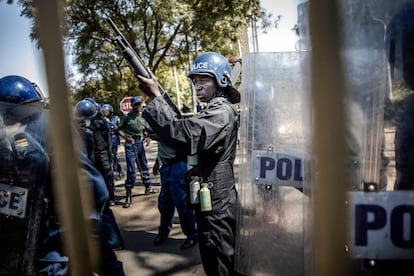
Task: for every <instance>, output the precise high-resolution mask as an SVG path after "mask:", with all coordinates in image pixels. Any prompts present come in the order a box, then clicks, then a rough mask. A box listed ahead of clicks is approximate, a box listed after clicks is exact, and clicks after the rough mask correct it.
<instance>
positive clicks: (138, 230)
mask: <svg viewBox="0 0 414 276" xmlns="http://www.w3.org/2000/svg"><path fill="white" fill-rule="evenodd" d="M119 150H120V158H121V164H122V167H123V170H124V172H126V168H125V163H124V162H125V156H124V153H123V146H120V147H119ZM146 150H147V158H148V163H149V164H148V165H149V168H150V171H151V172H152V166H153V164H154V160H155V156H156V152H157V146H156V143H155V142H153V141H152V142H151V144H150V146H149V147H146ZM151 176H152V177H153V175H152V173H151ZM138 179H139V177H138ZM152 182H153V186H154V188H156V189H158V190H159V189H160V180H159V177H155V178H154V177H153V178H152ZM123 183H124V179H121V180H119V181H117V182H116V186H115V195H116V197H117V198H118V199H119V201H120V202H121V204H122V202H124V197H125V188H124V185H123ZM132 194H133V197H132V205H131V207H130V208H127V209H125V208H122V205H116V206H114V207H112V210H113V212H114V214H115V217H116V219H117V222H118V225H119V227H120V229H121V234H122V236H123V238H124V241H125V248H124V249H123V250H120V251H117V252H116V254H117V256H118V258H119V259H120V260H121V261H122V262H123V264H124V270H125V273H126V275H127V276H135V275H136V276H146V275H192V276H201V275H205V273H204V270H203V268H202V265H201V260H200V256H199V252H198V245H197V246H194V247H193V248H190V249H187V250H180V248H179V247H180V245H181V243H182V242H184V240H185V236H184V234H183V233H182V231H181V228H180V225H179V221H178V217H175V218H174V225H173V229H172V231H171V233H170V238H169V239H168V240H167V241H166V242H165V243H163V244H162V245H160V246H154V245H153V240H154V238H155V236H156V235H157V233H158V226H159V219H160V217H159V212H158V209H157V200H158V194H155V195H144V186H143V185H142V184H141V183H139V185H138V186H136V187H134V189H133V190H132Z"/></svg>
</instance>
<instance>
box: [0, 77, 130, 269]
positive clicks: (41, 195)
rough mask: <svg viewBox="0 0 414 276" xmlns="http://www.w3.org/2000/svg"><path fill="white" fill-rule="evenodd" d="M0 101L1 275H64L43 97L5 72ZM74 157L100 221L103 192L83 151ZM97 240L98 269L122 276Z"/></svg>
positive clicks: (0, 83) (111, 254)
mask: <svg viewBox="0 0 414 276" xmlns="http://www.w3.org/2000/svg"><path fill="white" fill-rule="evenodd" d="M0 105H1V108H0V110H1V114H0V115H1V116H0V117H1V118H2V120H0V122H2V123H1V124H0V138H1V141H0V152H1V154H0V161H1V162H0V179H1V182H0V183H1V189H0V190H1V192H0V202H1V203H0V206H1V207H0V213H1V214H0V224H1V227H0V243H1V247H0V263H1V265H0V274H5V275H66V274H68V265H67V263H68V261H69V259H68V257H67V256H65V253H64V251H63V250H62V246H61V234H60V233H61V229H60V223H59V219H58V216H57V214H56V212H55V200H54V196H53V194H52V179H51V173H50V170H49V168H50V157H51V156H52V155H51V154H50V153H51V151H52V150H51V149H50V147H49V145H48V133H47V123H48V116H47V110H45V109H44V106H45V103H44V97H43V95H42V93H41V92H40V90H39V89H38V87H37V85H36V84H34V83H32V82H30V81H29V80H27V79H26V78H24V77H21V76H14V75H10V76H5V77H2V78H1V79H0ZM79 161H80V163H81V165H82V166H81V168H82V170H81V172H82V173H83V174H84V175H85V176H86V177H87V179H88V180H89V184H90V185H91V186H92V187H93V191H94V196H95V197H94V198H95V204H94V205H95V207H96V210H95V212H94V214H95V216H94V218H95V220H96V221H100V219H101V217H100V214H101V209H102V208H103V206H104V205H105V201H106V200H107V198H108V192H107V191H106V189H105V184H104V181H103V178H102V176H101V175H100V174H99V172H98V171H97V170H96V169H95V168H94V167H93V166H92V164H91V162H90V161H89V159H88V158H86V154H85V152H84V151H81V154H80V159H79ZM96 230H97V233H98V234H99V236H100V237H103V236H102V232H100V231H99V229H98V228H97V229H96ZM102 241H103V243H102V247H100V250H101V251H100V252H101V253H102V257H103V258H104V259H103V262H102V267H101V268H97V270H102V271H107V272H109V273H110V274H111V275H124V272H123V268H122V263H121V262H119V261H118V260H117V257H116V255H115V254H114V252H113V251H112V249H111V248H110V247H109V246H106V245H107V243H105V242H104V241H105V240H103V239H102Z"/></svg>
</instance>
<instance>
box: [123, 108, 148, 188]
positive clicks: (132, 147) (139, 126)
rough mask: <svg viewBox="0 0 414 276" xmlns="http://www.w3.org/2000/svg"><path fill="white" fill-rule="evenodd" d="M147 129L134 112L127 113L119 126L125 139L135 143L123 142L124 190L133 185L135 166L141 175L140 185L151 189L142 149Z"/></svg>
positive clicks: (140, 117)
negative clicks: (125, 173)
mask: <svg viewBox="0 0 414 276" xmlns="http://www.w3.org/2000/svg"><path fill="white" fill-rule="evenodd" d="M147 127H148V125H147V123H146V122H145V120H144V119H143V118H142V116H140V115H135V113H134V111H131V112H129V113H128V114H127V115H126V116H125V117H124V118H123V119H122V120H121V123H120V125H119V129H120V130H122V131H123V132H124V134H125V137H131V138H133V139H134V141H135V143H134V144H131V143H130V142H128V141H125V159H126V165H127V178H126V180H125V188H126V189H127V190H128V189H132V188H133V187H134V185H135V179H136V170H135V164H137V166H138V169H139V171H140V173H141V179H142V183H143V184H144V186H145V188H146V189H151V178H150V175H149V170H148V165H147V157H146V155H145V149H144V143H143V139H144V130H145V129H146V128H147Z"/></svg>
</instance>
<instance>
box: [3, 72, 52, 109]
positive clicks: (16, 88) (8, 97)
mask: <svg viewBox="0 0 414 276" xmlns="http://www.w3.org/2000/svg"><path fill="white" fill-rule="evenodd" d="M43 100H44V97H43V94H42V93H41V92H40V89H39V87H38V86H37V85H36V84H35V83H34V82H31V81H29V80H28V79H26V78H24V77H21V76H15V75H9V76H5V77H2V78H1V79H0V101H2V102H7V103H13V104H25V103H29V102H35V101H40V102H41V101H43Z"/></svg>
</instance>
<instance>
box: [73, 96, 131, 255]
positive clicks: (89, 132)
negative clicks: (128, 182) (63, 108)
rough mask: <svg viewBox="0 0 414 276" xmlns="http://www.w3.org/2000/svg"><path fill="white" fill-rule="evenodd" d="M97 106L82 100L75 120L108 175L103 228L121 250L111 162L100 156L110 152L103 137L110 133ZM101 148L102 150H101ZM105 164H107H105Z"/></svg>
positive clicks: (96, 161)
mask: <svg viewBox="0 0 414 276" xmlns="http://www.w3.org/2000/svg"><path fill="white" fill-rule="evenodd" d="M96 107H97V106H96V105H95V104H93V103H91V102H90V100H85V99H84V100H81V101H79V102H78V103H77V104H76V105H75V109H74V113H75V114H74V115H75V121H76V122H77V124H78V127H79V129H80V133H81V137H82V138H83V140H84V143H85V145H86V152H87V153H88V157H89V159H90V160H91V161H92V163H93V164H94V166H95V167H96V168H97V169H98V171H99V172H100V173H101V174H102V176H103V177H104V179H105V176H106V179H105V184H106V188H107V190H108V192H109V202H108V203H107V204H105V206H104V208H103V209H102V215H103V228H104V233H105V236H106V237H107V239H108V242H109V243H110V245H111V247H112V248H114V249H116V250H119V249H121V248H123V247H124V241H123V238H122V236H121V232H120V230H119V227H118V224H117V222H116V220H115V216H114V214H113V212H112V210H111V209H110V208H109V206H110V205H114V204H111V202H113V200H114V193H113V179H112V178H110V176H109V174H110V173H111V172H112V170H111V169H110V168H109V166H111V163H108V162H107V159H105V158H100V157H102V156H105V157H106V156H107V154H108V152H109V145H108V144H107V142H108V141H105V139H104V138H103V137H105V135H106V134H108V133H107V132H106V131H103V130H102V129H105V128H104V127H103V126H102V122H101V117H99V116H98V115H97V114H98V113H99V112H98V110H97V108H96ZM95 120H97V122H95ZM94 122H95V123H94ZM99 147H100V148H99ZM100 149H101V151H99V150H100ZM102 152H106V154H104V155H102ZM103 164H106V165H105V166H103ZM108 178H109V180H108ZM111 180H112V182H111ZM108 182H109V183H108ZM111 184H112V185H111Z"/></svg>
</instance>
